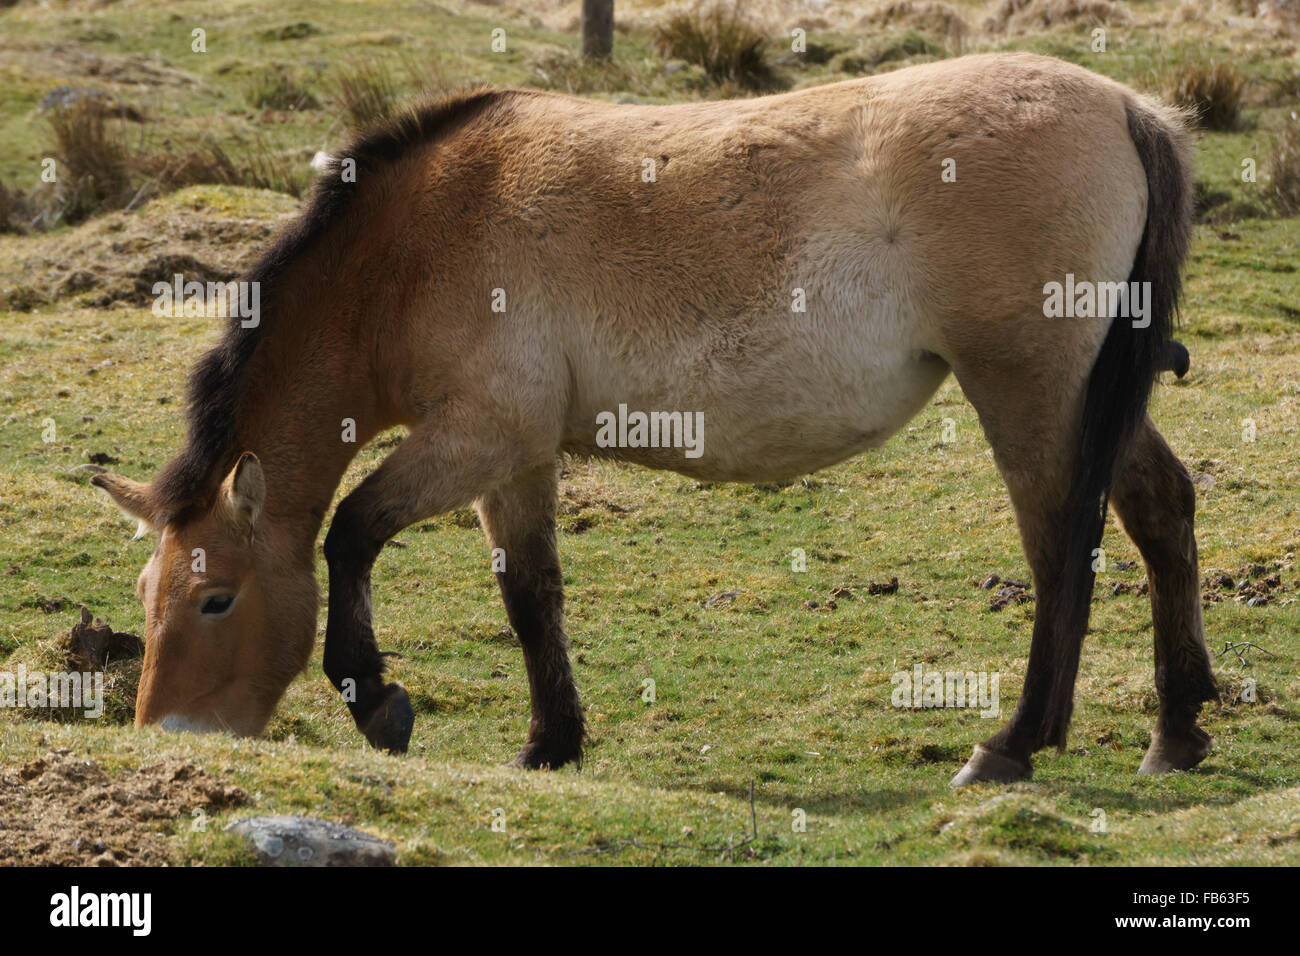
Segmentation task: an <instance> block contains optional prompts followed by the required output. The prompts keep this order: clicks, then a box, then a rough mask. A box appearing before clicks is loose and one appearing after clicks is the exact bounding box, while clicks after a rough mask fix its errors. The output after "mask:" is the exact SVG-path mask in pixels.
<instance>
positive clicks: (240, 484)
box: [221, 451, 266, 529]
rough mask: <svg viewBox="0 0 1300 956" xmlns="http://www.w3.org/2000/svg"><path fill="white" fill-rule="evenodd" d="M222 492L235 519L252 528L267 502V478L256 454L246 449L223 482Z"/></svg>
mask: <svg viewBox="0 0 1300 956" xmlns="http://www.w3.org/2000/svg"><path fill="white" fill-rule="evenodd" d="M221 493H222V498H223V500H224V501H225V502H226V504H227V505H228V506H229V507H230V511H231V513H232V515H233V517H234V518H235V520H236V521H237V522H239V523H240V524H241V525H244V526H245V527H246V528H248V529H251V528H252V527H253V522H255V521H256V520H257V516H258V515H260V514H261V513H262V505H263V504H265V503H266V478H265V476H263V474H262V463H261V462H260V461H258V460H257V456H256V455H254V454H253V453H252V452H251V451H246V452H244V453H243V454H242V455H240V456H239V461H237V462H235V467H234V468H232V469H230V474H229V475H227V476H226V480H225V481H223V482H222V483H221Z"/></svg>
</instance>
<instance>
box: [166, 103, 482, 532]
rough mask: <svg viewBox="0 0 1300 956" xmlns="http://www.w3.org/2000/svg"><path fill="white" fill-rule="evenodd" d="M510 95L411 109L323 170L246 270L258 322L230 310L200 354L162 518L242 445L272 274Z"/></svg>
mask: <svg viewBox="0 0 1300 956" xmlns="http://www.w3.org/2000/svg"><path fill="white" fill-rule="evenodd" d="M505 95H507V93H505V92H503V91H494V90H478V91H473V92H468V93H462V94H458V95H453V96H449V97H446V98H444V99H442V100H439V101H436V102H432V103H427V104H424V105H422V106H419V107H416V108H412V109H409V110H407V111H406V112H404V113H402V114H401V115H399V116H398V117H396V118H394V119H392V120H389V121H387V122H385V123H383V124H382V125H379V126H377V127H375V128H373V129H371V130H369V131H368V132H366V133H364V134H362V135H361V136H360V137H359V138H357V139H356V140H354V141H353V142H352V143H351V144H350V145H349V146H348V147H347V148H346V149H343V150H340V151H339V152H338V153H337V155H336V156H335V162H334V163H332V164H331V166H330V167H329V169H328V170H327V171H326V172H325V173H324V174H323V175H321V176H320V177H319V178H318V179H317V180H316V184H315V186H314V188H313V190H312V194H311V198H310V200H309V202H308V204H307V206H306V208H305V209H304V210H303V212H302V213H301V214H300V215H299V216H298V218H297V219H296V220H294V222H293V223H292V224H291V225H290V226H289V227H288V228H287V229H286V230H285V231H284V233H282V234H281V235H280V237H279V238H278V239H277V240H276V241H275V243H274V244H273V245H272V246H271V247H270V248H269V249H267V250H266V251H265V252H264V253H263V254H262V255H261V257H260V258H259V259H258V261H257V263H256V264H255V265H254V266H253V267H252V269H251V270H249V272H248V274H247V275H245V276H244V277H243V278H244V281H247V282H257V283H259V284H260V289H259V295H260V316H259V318H260V322H259V324H258V325H257V326H256V327H254V328H250V329H246V328H243V327H242V326H241V325H240V318H239V316H238V315H234V316H231V317H230V319H229V320H228V324H227V326H226V332H225V335H223V336H222V338H221V341H220V342H218V343H217V344H216V345H215V346H213V347H212V349H210V350H209V351H208V352H207V354H205V355H204V356H203V358H202V359H200V360H199V362H198V364H197V365H195V367H194V370H193V371H192V372H191V374H190V383H189V412H188V420H189V433H188V436H187V438H186V441H185V447H184V448H183V449H182V450H181V452H180V453H179V454H178V455H177V456H176V457H175V458H174V459H172V461H171V462H169V463H168V464H167V465H166V466H165V467H164V468H163V470H162V471H161V472H160V473H159V475H158V477H157V479H156V481H155V482H154V496H155V502H156V504H157V507H158V518H159V521H160V522H161V523H164V524H172V523H175V522H184V521H186V520H188V519H189V518H190V517H192V516H193V515H194V514H195V512H196V510H197V509H202V508H206V507H207V506H208V504H209V503H210V502H211V497H212V495H213V493H214V492H215V490H216V487H217V485H218V484H219V483H220V481H221V479H222V478H223V477H225V476H224V474H219V473H217V470H218V469H219V468H221V467H222V466H223V465H225V464H230V465H233V463H234V462H233V458H234V457H235V456H236V455H238V454H239V452H240V451H242V450H243V449H239V448H235V447H233V446H234V443H235V441H236V440H237V437H238V436H237V435H236V431H235V429H236V417H237V414H238V411H239V398H240V394H241V392H242V389H243V384H244V371H245V369H246V368H247V366H248V363H249V360H250V359H251V358H252V357H253V355H254V354H255V353H256V352H257V348H258V345H259V344H260V343H261V342H262V341H263V339H264V338H265V337H266V336H267V335H268V334H270V330H272V329H273V328H274V325H275V313H276V309H277V304H276V298H275V284H276V283H275V280H276V278H277V277H278V276H279V275H280V274H281V273H282V272H283V271H284V270H285V269H287V268H288V267H289V266H290V265H291V264H292V263H293V262H294V261H295V260H296V259H297V258H298V257H299V256H300V255H301V254H302V253H304V252H305V251H306V250H307V249H308V248H310V247H311V246H313V245H314V244H315V243H316V242H317V241H318V240H319V239H320V238H321V237H322V236H324V235H325V233H326V232H327V231H328V230H329V229H330V228H331V227H332V226H333V225H335V224H336V223H337V222H338V221H339V220H340V219H341V218H342V217H343V215H344V213H345V212H346V211H347V210H348V208H349V207H350V206H351V204H352V202H353V199H354V198H355V197H356V195H357V190H358V188H359V184H364V183H365V182H366V181H367V179H368V175H369V174H371V173H374V172H375V171H377V170H380V169H382V168H383V167H384V166H386V165H388V164H390V163H393V162H395V161H397V160H399V159H401V158H402V157H403V156H404V155H406V154H407V153H408V152H409V151H410V150H412V149H414V148H415V147H417V146H420V145H422V144H425V143H430V142H432V141H434V140H436V139H438V138H439V137H441V136H444V135H446V134H447V133H449V132H450V131H451V130H452V129H454V128H455V127H456V126H457V125H458V124H459V123H461V122H464V121H467V120H470V119H472V118H474V117H476V116H478V115H480V114H481V113H482V112H483V111H484V110H486V109H487V108H488V107H490V106H491V105H492V104H494V103H496V102H497V101H499V100H500V99H501V98H502V97H503V96H505ZM344 159H351V160H353V161H355V163H356V175H355V177H352V179H353V181H352V182H344V180H343V177H342V175H341V174H340V166H339V165H338V164H339V163H340V162H341V161H342V160H344Z"/></svg>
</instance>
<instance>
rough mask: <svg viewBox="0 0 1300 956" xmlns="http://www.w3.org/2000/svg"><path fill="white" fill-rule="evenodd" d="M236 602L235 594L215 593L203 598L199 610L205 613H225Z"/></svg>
mask: <svg viewBox="0 0 1300 956" xmlns="http://www.w3.org/2000/svg"><path fill="white" fill-rule="evenodd" d="M234 603H235V596H234V595H233V594H213V595H210V596H208V597H206V598H204V599H203V605H202V606H201V607H200V608H199V611H200V612H201V613H203V614H225V613H226V612H227V611H229V610H230V605H232V604H234Z"/></svg>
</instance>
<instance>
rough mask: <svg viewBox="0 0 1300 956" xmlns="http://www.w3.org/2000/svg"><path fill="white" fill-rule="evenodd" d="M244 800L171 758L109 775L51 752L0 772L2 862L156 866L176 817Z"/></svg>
mask: <svg viewBox="0 0 1300 956" xmlns="http://www.w3.org/2000/svg"><path fill="white" fill-rule="evenodd" d="M246 803H248V794H247V793H245V792H244V791H243V790H241V789H240V788H238V787H231V786H227V785H226V784H224V783H222V782H221V781H219V780H217V779H215V778H213V777H210V776H209V775H208V774H207V773H206V772H205V771H203V770H202V769H200V768H198V767H195V766H194V765H193V764H191V763H189V762H188V761H185V760H181V759H178V758H174V757H169V758H165V759H163V760H162V761H160V762H158V763H155V764H152V765H150V766H147V767H141V768H140V769H138V770H136V771H134V772H133V773H127V774H125V775H123V776H120V777H117V778H114V777H111V776H109V775H108V774H107V773H105V772H104V770H103V769H102V768H101V767H100V766H99V765H98V764H97V763H95V761H93V760H82V759H79V758H78V757H77V756H76V755H75V754H73V753H72V752H71V751H68V750H62V749H60V750H52V751H50V752H49V753H47V754H46V755H45V756H44V757H40V758H38V759H36V760H33V761H31V762H30V763H27V764H24V765H23V766H22V767H19V768H18V769H16V770H15V769H5V770H2V771H0V865H7V866H13V865H17V864H21V865H24V866H161V865H166V863H167V862H168V860H169V858H170V854H169V852H168V841H169V840H170V839H173V838H172V837H168V836H167V835H165V834H166V832H167V830H168V829H169V828H170V824H171V823H172V822H173V821H175V820H178V819H181V820H183V821H184V825H185V826H187V827H189V826H206V825H207V824H206V819H205V814H207V813H208V812H210V811H215V810H222V809H225V808H227V807H234V806H241V805H243V804H246Z"/></svg>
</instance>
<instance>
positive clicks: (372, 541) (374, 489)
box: [324, 424, 510, 753]
mask: <svg viewBox="0 0 1300 956" xmlns="http://www.w3.org/2000/svg"><path fill="white" fill-rule="evenodd" d="M480 445H481V442H480ZM479 450H480V453H479V454H475V455H466V454H463V451H464V445H463V444H462V443H461V442H459V441H456V440H455V436H452V435H448V434H447V432H446V431H444V430H442V429H439V428H436V427H434V426H433V425H432V424H430V425H428V426H421V427H420V428H418V429H416V430H415V431H413V432H412V433H411V435H410V436H409V437H407V439H406V440H405V441H404V442H402V444H401V445H399V446H398V448H397V450H396V451H394V452H393V453H392V454H391V455H389V456H388V457H387V458H386V459H384V462H383V464H382V465H380V466H379V468H378V469H376V470H375V471H374V472H373V473H372V474H371V475H370V476H369V477H367V478H366V480H365V481H363V482H362V483H361V484H360V485H359V486H358V487H357V488H356V490H354V491H353V492H352V493H351V494H350V495H348V496H347V497H346V498H344V499H343V501H342V502H340V504H339V507H338V510H337V511H336V512H335V514H334V521H333V522H332V523H331V525H330V530H329V534H327V535H326V536H325V561H326V563H327V565H328V566H329V587H330V595H329V615H328V618H327V621H326V625H325V655H324V658H325V659H324V666H325V675H326V676H327V677H328V678H329V679H330V683H332V684H333V685H334V686H335V688H337V689H338V691H339V693H340V694H342V695H343V699H344V701H345V702H346V703H347V705H348V709H349V710H350V711H351V712H352V717H353V719H354V720H355V721H356V723H357V729H358V730H360V731H361V733H362V734H363V735H364V736H365V738H366V740H368V741H369V742H370V743H371V744H372V745H373V746H375V747H378V748H380V749H382V750H390V751H393V752H395V753H403V752H405V751H406V748H407V745H408V743H409V742H410V739H411V730H412V728H413V727H414V725H415V713H414V711H413V710H412V709H411V700H410V697H409V695H408V694H407V693H406V689H405V688H404V687H402V685H401V684H398V683H389V684H385V683H384V678H383V673H384V661H383V657H382V656H381V654H380V652H379V645H378V644H377V643H376V641H375V632H374V630H373V629H372V627H371V623H370V569H371V568H372V567H373V566H374V563H375V559H376V558H377V557H378V555H379V552H380V551H381V550H382V549H383V547H384V543H385V542H386V541H388V539H389V538H391V537H392V536H393V535H395V534H397V533H398V532H399V531H401V530H402V529H403V528H405V527H407V526H408V525H410V524H413V523H414V522H416V521H420V520H422V519H425V518H428V517H431V516H432V515H436V514H442V513H444V512H447V511H450V510H452V509H453V508H459V507H464V506H466V505H468V504H470V502H472V501H473V500H474V499H475V498H476V497H478V496H479V495H480V494H481V493H482V492H483V491H484V490H486V489H489V488H492V487H493V486H495V485H496V484H499V483H500V482H501V481H503V480H505V478H506V477H508V475H509V471H510V469H509V468H508V466H507V461H508V458H507V456H506V455H503V454H492V453H490V452H489V451H487V450H483V449H482V448H480V449H479Z"/></svg>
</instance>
